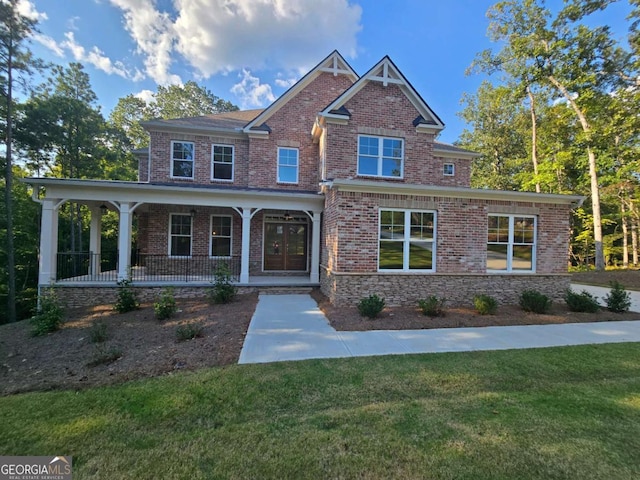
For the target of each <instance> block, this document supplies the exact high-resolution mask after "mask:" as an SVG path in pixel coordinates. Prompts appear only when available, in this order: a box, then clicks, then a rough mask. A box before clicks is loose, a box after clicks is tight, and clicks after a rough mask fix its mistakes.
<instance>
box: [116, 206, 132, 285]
mask: <svg viewBox="0 0 640 480" xmlns="http://www.w3.org/2000/svg"><path fill="white" fill-rule="evenodd" d="M130 262H131V204H130V203H126V202H123V203H121V204H120V224H119V228H118V281H120V280H126V279H127V278H129V267H130Z"/></svg>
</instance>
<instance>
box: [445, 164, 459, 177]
mask: <svg viewBox="0 0 640 480" xmlns="http://www.w3.org/2000/svg"><path fill="white" fill-rule="evenodd" d="M449 166H450V167H451V173H447V170H446V168H447V167H449ZM442 174H443V175H444V176H445V177H453V176H455V174H456V165H455V163H445V164H444V165H442Z"/></svg>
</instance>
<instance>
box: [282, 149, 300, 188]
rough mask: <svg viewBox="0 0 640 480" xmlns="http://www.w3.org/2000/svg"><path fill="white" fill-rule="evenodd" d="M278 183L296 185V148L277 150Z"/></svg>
mask: <svg viewBox="0 0 640 480" xmlns="http://www.w3.org/2000/svg"><path fill="white" fill-rule="evenodd" d="M278 182H280V183H298V149H297V148H282V147H280V148H278Z"/></svg>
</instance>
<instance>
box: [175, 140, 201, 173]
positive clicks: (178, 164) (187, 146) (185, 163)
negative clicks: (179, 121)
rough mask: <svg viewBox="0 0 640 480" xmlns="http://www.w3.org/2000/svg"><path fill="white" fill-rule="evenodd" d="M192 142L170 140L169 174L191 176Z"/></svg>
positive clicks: (193, 147) (192, 160) (193, 148)
mask: <svg viewBox="0 0 640 480" xmlns="http://www.w3.org/2000/svg"><path fill="white" fill-rule="evenodd" d="M194 150H195V146H194V144H193V142H171V176H172V177H175V178H193V162H194V158H195V157H194Z"/></svg>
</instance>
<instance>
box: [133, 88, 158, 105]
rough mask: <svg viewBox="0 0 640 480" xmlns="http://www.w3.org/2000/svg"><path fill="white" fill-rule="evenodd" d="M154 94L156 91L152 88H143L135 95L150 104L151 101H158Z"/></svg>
mask: <svg viewBox="0 0 640 480" xmlns="http://www.w3.org/2000/svg"><path fill="white" fill-rule="evenodd" d="M153 95H154V92H152V91H151V90H141V91H139V92H138V93H136V94H134V95H133V96H134V97H137V98H139V99H141V100H143V101H144V102H145V103H146V104H147V105H149V104H150V103H154V102H155V101H156V99H155V97H154V96H153Z"/></svg>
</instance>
